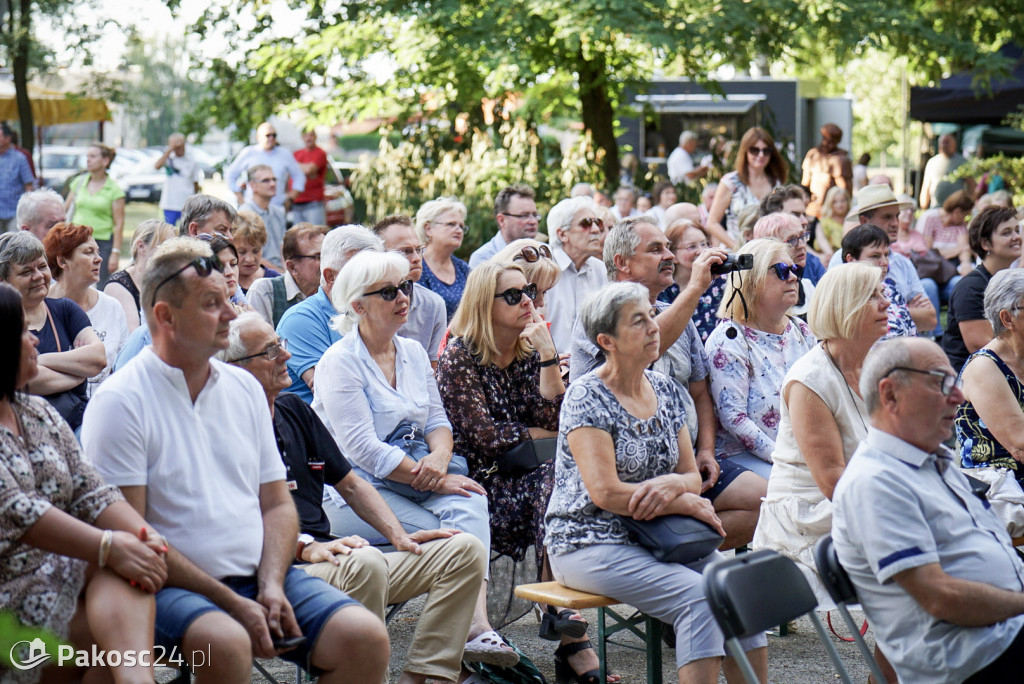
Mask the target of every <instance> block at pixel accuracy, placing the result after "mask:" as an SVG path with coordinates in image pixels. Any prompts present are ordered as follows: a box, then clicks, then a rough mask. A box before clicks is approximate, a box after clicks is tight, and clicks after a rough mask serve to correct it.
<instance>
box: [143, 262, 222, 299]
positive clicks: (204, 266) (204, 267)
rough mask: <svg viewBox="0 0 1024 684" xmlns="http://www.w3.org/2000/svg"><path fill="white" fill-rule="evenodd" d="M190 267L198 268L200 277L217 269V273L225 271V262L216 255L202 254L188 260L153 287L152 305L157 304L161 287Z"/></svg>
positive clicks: (197, 272)
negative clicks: (157, 296)
mask: <svg viewBox="0 0 1024 684" xmlns="http://www.w3.org/2000/svg"><path fill="white" fill-rule="evenodd" d="M189 268H194V269H196V275H198V276H199V277H200V278H205V277H206V276H208V275H210V274H211V273H213V272H214V271H217V273H221V272H223V271H224V264H222V263H221V262H220V259H218V258H217V257H215V256H212V257H208V256H201V257H198V258H196V259H193V260H192V261H190V262H188V263H187V264H185V265H184V266H182V267H181V268H179V269H178V270H177V271H175V272H174V273H172V274H171V275H169V276H167V277H166V278H164V279H163V280H161V281H160V284H159V285H157V286H156V287H155V288H153V301H152V303H151V304H150V306H156V295H157V293H158V292H159V291H160V288H161V287H163V286H164V285H166V284H167V283H169V282H171V281H172V280H174V279H175V278H177V277H178V276H180V275H181V274H182V273H184V272H185V271H187V270H188V269H189Z"/></svg>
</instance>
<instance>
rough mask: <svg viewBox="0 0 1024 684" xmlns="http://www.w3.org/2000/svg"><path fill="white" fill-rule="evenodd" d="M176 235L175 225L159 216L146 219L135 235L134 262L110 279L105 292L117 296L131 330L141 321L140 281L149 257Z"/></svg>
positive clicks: (133, 242) (144, 273)
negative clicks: (158, 217)
mask: <svg viewBox="0 0 1024 684" xmlns="http://www.w3.org/2000/svg"><path fill="white" fill-rule="evenodd" d="M172 237H174V226H172V225H171V224H169V223H165V222H163V221H161V220H160V219H149V220H147V221H143V222H142V223H140V224H139V226H138V227H137V228H136V229H135V233H134V235H132V248H131V253H132V263H131V264H129V265H128V266H127V267H126V268H125V269H123V270H121V271H118V272H117V273H114V274H112V275H111V276H110V278H109V279H108V280H107V284H106V286H104V288H103V292H105V293H106V294H108V295H110V296H111V297H113V298H114V299H116V300H117V301H118V302H119V303H120V304H121V308H122V309H124V315H125V320H126V321H127V322H128V332H131V331H132V330H135V329H136V328H138V327H139V325H141V324H142V303H141V302H140V301H139V285H140V284H141V283H142V278H143V277H144V276H145V275H146V266H147V265H148V264H149V257H150V256H151V255H152V254H153V252H155V251H156V248H157V247H159V246H160V244H161V243H163V242H164V241H165V240H170V239H171V238H172Z"/></svg>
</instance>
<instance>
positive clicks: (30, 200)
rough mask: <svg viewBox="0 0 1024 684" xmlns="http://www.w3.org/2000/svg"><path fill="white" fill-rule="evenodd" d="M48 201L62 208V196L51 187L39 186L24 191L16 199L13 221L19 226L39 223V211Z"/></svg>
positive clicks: (40, 218)
mask: <svg viewBox="0 0 1024 684" xmlns="http://www.w3.org/2000/svg"><path fill="white" fill-rule="evenodd" d="M48 202H55V203H56V204H59V205H60V207H61V211H63V210H64V198H63V197H61V196H60V193H58V192H57V191H56V190H54V189H52V188H40V189H38V190H33V191H32V192H26V193H25V194H24V195H22V196H21V198H20V199H19V200H18V208H17V210H16V215H15V219H14V221H15V223H16V224H17V225H19V226H31V225H32V224H34V223H39V221H41V220H42V217H41V216H40V215H39V212H40V211H41V210H42V208H43V206H44V205H45V204H46V203H48Z"/></svg>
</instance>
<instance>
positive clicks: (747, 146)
mask: <svg viewBox="0 0 1024 684" xmlns="http://www.w3.org/2000/svg"><path fill="white" fill-rule="evenodd" d="M788 175H789V164H788V163H787V162H786V160H785V159H783V158H782V154H781V153H780V152H779V151H778V150H777V149H776V148H775V140H774V139H773V138H772V136H771V134H770V133H768V131H766V130H764V129H763V128H760V127H757V126H755V127H754V128H750V129H748V130H747V132H746V133H744V134H743V139H742V140H740V149H739V151H738V152H737V153H736V170H735V171H730V172H729V173H727V174H725V175H724V176H722V180H721V182H719V184H718V191H717V192H715V199H714V201H712V203H711V209H710V210H708V222H707V229H708V232H709V233H711V236H712V237H713V238H714V239H715V240H716V241H719V242H721V243H722V244H724V245H725V246H726V247H729V248H734V247H736V245H737V244H738V241H737V239H738V237H739V231H738V228H737V225H736V217H737V216H738V215H739V212H740V211H741V210H742V209H743V208H744V207H747V206H749V205H751V204H757V203H759V202H760V201H761V200H763V199H764V198H765V197H767V196H768V193H770V192H771V191H772V190H774V189H775V188H777V187H778V186H780V185H782V184H783V183H785V182H786V177H787V176H788ZM723 224H724V225H723Z"/></svg>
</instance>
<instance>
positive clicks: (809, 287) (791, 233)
mask: <svg viewBox="0 0 1024 684" xmlns="http://www.w3.org/2000/svg"><path fill="white" fill-rule="evenodd" d="M753 237H754V239H755V240H757V239H759V238H775V239H776V240H781V241H782V242H784V243H786V244H787V245H789V254H790V256H792V257H793V263H794V264H795V265H796V266H797V271H796V277H797V278H798V279H799V280H800V293H799V296H798V297H797V303H796V305H795V306H794V307H793V309H792V310H791V311H790V313H792V314H793V315H795V316H800V317H804V316H806V315H807V312H808V310H809V309H810V306H811V299H812V298H813V297H814V283H812V282H811V279H810V278H805V277H804V267H805V266H807V240H808V238H809V237H810V234H809V233H807V230H806V228H805V227H804V225H803V224H802V223H800V219H798V218H797V217H796V216H793V215H792V214H786V213H783V212H776V213H774V214H768V215H766V216H762V217H761V218H759V219H757V223H755V224H754V232H753Z"/></svg>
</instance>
